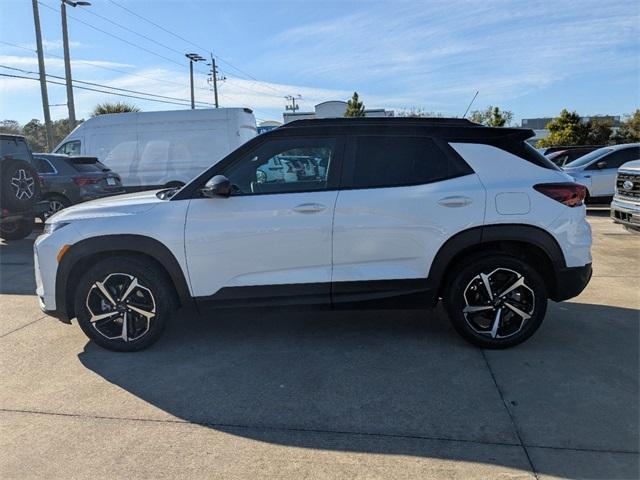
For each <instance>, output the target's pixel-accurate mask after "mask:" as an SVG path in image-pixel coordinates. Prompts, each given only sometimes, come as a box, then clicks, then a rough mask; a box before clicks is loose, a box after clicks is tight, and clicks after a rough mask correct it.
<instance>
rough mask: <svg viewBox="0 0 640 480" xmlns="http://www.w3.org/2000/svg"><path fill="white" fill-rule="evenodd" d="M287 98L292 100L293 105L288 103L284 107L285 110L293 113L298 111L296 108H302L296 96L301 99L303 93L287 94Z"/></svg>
mask: <svg viewBox="0 0 640 480" xmlns="http://www.w3.org/2000/svg"><path fill="white" fill-rule="evenodd" d="M284 98H286V99H287V100H289V101H290V102H291V105H286V106H285V107H284V108H285V110H289V111H291V112H293V113H296V110H298V109H299V108H300V105H296V98H298V99H300V98H302V96H301V95H287V96H286V97H284Z"/></svg>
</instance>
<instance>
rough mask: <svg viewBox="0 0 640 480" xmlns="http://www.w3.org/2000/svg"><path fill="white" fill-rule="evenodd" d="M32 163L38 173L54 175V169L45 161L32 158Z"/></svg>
mask: <svg viewBox="0 0 640 480" xmlns="http://www.w3.org/2000/svg"><path fill="white" fill-rule="evenodd" d="M33 163H34V166H35V167H36V170H37V171H38V173H45V174H47V173H56V170H55V168H53V165H51V164H50V163H49V162H48V161H47V160H46V159H44V158H40V157H33Z"/></svg>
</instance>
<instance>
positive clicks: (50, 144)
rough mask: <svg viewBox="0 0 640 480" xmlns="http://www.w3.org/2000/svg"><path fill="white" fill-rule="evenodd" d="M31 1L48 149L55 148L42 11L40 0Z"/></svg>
mask: <svg viewBox="0 0 640 480" xmlns="http://www.w3.org/2000/svg"><path fill="white" fill-rule="evenodd" d="M31 3H32V4H33V23H34V25H35V27H36V48H37V49H38V70H39V71H40V93H41V96H42V110H43V113H44V126H45V129H46V131H47V150H51V149H52V148H53V132H52V131H51V115H50V114H49V95H48V93H47V73H46V71H45V69H44V53H43V51H42V34H41V32H40V13H39V12H38V0H32V2H31Z"/></svg>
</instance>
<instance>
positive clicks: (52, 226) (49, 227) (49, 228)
mask: <svg viewBox="0 0 640 480" xmlns="http://www.w3.org/2000/svg"><path fill="white" fill-rule="evenodd" d="M66 225H69V222H55V223H45V224H44V233H45V234H51V233H53V232H55V231H56V230H60V229H61V228H62V227H64V226H66Z"/></svg>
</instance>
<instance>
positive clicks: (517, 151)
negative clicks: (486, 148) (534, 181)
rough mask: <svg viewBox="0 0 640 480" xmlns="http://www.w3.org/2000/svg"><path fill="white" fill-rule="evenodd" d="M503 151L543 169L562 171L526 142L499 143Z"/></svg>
mask: <svg viewBox="0 0 640 480" xmlns="http://www.w3.org/2000/svg"><path fill="white" fill-rule="evenodd" d="M497 146H498V147H500V148H501V149H502V150H506V151H507V152H509V153H512V154H514V155H516V156H518V157H520V158H522V159H523V160H526V161H527V162H531V163H533V164H534V165H538V166H539V167H542V168H548V169H549V170H560V168H559V167H558V166H557V165H556V164H555V163H553V162H552V161H551V160H549V159H548V158H547V157H545V156H544V155H542V154H541V153H540V152H539V151H538V150H536V149H535V148H533V147H532V146H531V145H529V144H528V143H527V142H525V141H521V142H512V141H505V142H499V143H498V144H497Z"/></svg>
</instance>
